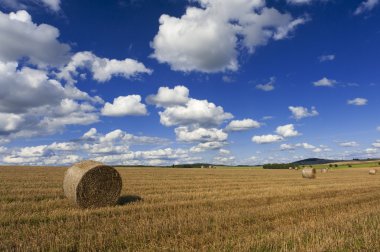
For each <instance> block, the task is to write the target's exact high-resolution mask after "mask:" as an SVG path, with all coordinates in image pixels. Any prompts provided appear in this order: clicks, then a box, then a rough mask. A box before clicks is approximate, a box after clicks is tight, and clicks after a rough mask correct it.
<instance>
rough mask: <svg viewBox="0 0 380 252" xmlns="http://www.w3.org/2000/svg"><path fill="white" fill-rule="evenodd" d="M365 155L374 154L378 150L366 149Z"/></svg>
mask: <svg viewBox="0 0 380 252" xmlns="http://www.w3.org/2000/svg"><path fill="white" fill-rule="evenodd" d="M364 152H365V153H366V154H376V153H377V152H378V149H375V148H367V149H365V150H364Z"/></svg>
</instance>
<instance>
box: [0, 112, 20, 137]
mask: <svg viewBox="0 0 380 252" xmlns="http://www.w3.org/2000/svg"><path fill="white" fill-rule="evenodd" d="M23 121H24V119H23V118H22V117H21V116H19V115H16V114H10V113H0V135H2V134H6V133H11V132H13V131H16V130H17V129H18V128H19V127H20V124H21V123H23Z"/></svg>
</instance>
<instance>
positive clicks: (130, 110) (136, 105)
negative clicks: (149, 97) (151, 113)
mask: <svg viewBox="0 0 380 252" xmlns="http://www.w3.org/2000/svg"><path fill="white" fill-rule="evenodd" d="M147 113H148V112H147V110H146V106H145V104H142V103H141V96H140V95H128V96H119V97H117V98H115V99H114V100H113V103H109V102H107V103H106V104H105V105H104V107H103V108H102V115H103V116H116V117H118V116H127V115H134V116H139V115H147Z"/></svg>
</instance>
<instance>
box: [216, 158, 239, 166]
mask: <svg viewBox="0 0 380 252" xmlns="http://www.w3.org/2000/svg"><path fill="white" fill-rule="evenodd" d="M214 162H215V163H217V164H223V165H233V164H234V162H235V157H234V156H230V157H214Z"/></svg>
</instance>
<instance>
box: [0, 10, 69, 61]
mask: <svg viewBox="0 0 380 252" xmlns="http://www.w3.org/2000/svg"><path fill="white" fill-rule="evenodd" d="M58 37H59V30H58V29H57V28H55V27H53V26H51V25H48V24H40V25H38V24H35V23H33V21H32V17H31V16H30V14H29V13H28V12H27V11H25V10H20V11H17V12H11V13H9V14H6V13H3V12H1V11H0V60H2V61H17V60H20V59H23V58H26V59H28V61H29V62H30V63H33V64H37V65H39V66H43V67H46V66H47V65H52V66H60V65H62V64H63V63H65V62H66V61H67V59H68V57H69V51H70V47H69V46H68V45H67V44H63V43H60V42H59V41H58Z"/></svg>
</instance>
